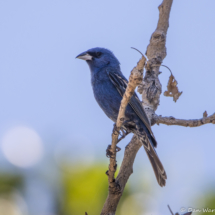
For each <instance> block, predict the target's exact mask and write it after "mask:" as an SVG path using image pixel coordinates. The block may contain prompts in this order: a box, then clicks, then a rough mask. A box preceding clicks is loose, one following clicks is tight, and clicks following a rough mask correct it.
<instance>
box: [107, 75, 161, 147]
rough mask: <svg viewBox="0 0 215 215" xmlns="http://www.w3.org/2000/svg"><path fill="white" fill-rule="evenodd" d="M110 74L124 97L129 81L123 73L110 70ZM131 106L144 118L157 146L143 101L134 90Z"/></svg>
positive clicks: (143, 120)
mask: <svg viewBox="0 0 215 215" xmlns="http://www.w3.org/2000/svg"><path fill="white" fill-rule="evenodd" d="M108 76H109V78H110V80H111V82H112V83H113V84H114V86H115V87H116V89H117V90H118V92H119V93H120V95H121V96H122V97H123V95H124V93H125V90H126V87H127V85H128V81H127V80H126V78H125V77H123V75H121V74H117V73H115V72H113V71H108ZM129 104H130V106H131V107H132V109H133V110H134V112H135V113H136V114H137V115H138V116H139V118H140V119H141V120H142V122H143V123H144V124H145V126H146V127H147V129H148V130H149V132H150V133H151V135H152V137H153V139H154V141H153V142H154V146H155V147H156V146H157V142H156V140H155V137H154V134H153V132H152V130H151V125H150V123H149V120H148V117H147V115H146V113H145V111H144V109H143V106H142V104H141V101H140V100H139V98H138V96H137V94H136V93H135V92H134V95H133V96H132V97H131V99H130V102H129Z"/></svg>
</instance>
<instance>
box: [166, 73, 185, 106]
mask: <svg viewBox="0 0 215 215" xmlns="http://www.w3.org/2000/svg"><path fill="white" fill-rule="evenodd" d="M177 85H178V82H177V81H176V80H175V77H174V76H173V75H172V73H171V75H170V77H169V81H168V85H167V91H165V92H164V96H169V97H173V100H174V102H176V101H177V100H178V98H179V97H180V95H181V94H182V92H179V91H178V87H177Z"/></svg>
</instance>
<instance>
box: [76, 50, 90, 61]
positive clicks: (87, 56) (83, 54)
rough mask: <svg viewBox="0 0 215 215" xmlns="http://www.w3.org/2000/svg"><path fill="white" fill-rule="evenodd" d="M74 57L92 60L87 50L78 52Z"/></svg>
mask: <svg viewBox="0 0 215 215" xmlns="http://www.w3.org/2000/svg"><path fill="white" fill-rule="evenodd" d="M76 58H78V59H82V60H92V59H93V57H92V56H91V55H89V54H88V53H87V52H83V53H81V54H79V55H78V56H77V57H76Z"/></svg>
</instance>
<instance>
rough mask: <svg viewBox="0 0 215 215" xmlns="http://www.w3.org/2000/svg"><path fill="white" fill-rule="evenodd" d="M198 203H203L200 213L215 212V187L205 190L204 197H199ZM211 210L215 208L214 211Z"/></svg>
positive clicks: (202, 214)
mask: <svg viewBox="0 0 215 215" xmlns="http://www.w3.org/2000/svg"><path fill="white" fill-rule="evenodd" d="M197 203H199V205H202V208H200V209H201V212H199V213H198V215H205V214H207V213H209V214H215V189H211V190H209V191H208V192H205V194H204V196H203V199H198V201H197ZM210 210H214V211H213V212H212V211H210Z"/></svg>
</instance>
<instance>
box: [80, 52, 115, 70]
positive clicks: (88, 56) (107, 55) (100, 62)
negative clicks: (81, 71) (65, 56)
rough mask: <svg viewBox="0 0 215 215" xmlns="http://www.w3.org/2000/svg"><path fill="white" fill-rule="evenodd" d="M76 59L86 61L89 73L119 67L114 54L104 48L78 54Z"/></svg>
mask: <svg viewBox="0 0 215 215" xmlns="http://www.w3.org/2000/svg"><path fill="white" fill-rule="evenodd" d="M76 58H79V59H82V60H86V62H87V63H88V65H89V67H90V69H91V71H93V70H96V69H100V68H103V67H106V66H108V65H110V66H112V67H119V61H118V60H117V58H116V57H115V56H114V54H113V53H112V52H111V51H109V50H108V49H105V48H92V49H89V50H87V51H86V52H83V53H81V54H79V55H78V56H77V57H76Z"/></svg>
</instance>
